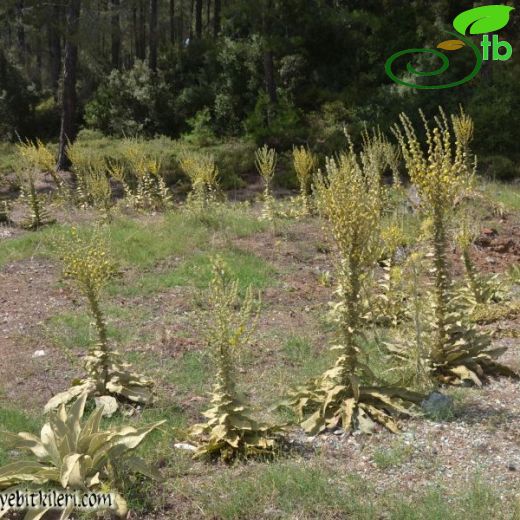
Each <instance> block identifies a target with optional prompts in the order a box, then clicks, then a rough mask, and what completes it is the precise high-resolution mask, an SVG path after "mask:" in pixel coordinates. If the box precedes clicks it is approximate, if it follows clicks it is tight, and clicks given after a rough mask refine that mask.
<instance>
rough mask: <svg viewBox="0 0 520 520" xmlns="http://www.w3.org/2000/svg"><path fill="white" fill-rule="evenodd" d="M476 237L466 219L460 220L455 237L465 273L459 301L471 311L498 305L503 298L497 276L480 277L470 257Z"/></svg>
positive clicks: (502, 291) (475, 232)
mask: <svg viewBox="0 0 520 520" xmlns="http://www.w3.org/2000/svg"><path fill="white" fill-rule="evenodd" d="M476 237H477V231H476V230H475V229H472V228H471V225H470V223H469V222H468V219H462V225H461V228H460V229H459V232H458V233H457V236H456V241H457V245H458V246H459V248H460V251H461V257H462V263H463V264H464V271H465V275H466V276H465V282H466V283H465V285H464V287H463V288H462V290H461V293H460V296H461V299H462V300H463V301H464V302H465V303H466V304H467V306H468V307H469V308H470V309H471V312H472V311H473V310H475V308H476V307H477V306H482V305H488V304H491V303H498V302H500V301H501V300H503V299H504V297H505V291H504V288H503V287H502V283H501V281H500V279H499V277H498V275H492V276H484V275H481V274H480V273H479V272H478V271H477V269H476V267H475V264H474V262H473V259H472V257H471V248H472V246H473V243H474V241H475V238H476Z"/></svg>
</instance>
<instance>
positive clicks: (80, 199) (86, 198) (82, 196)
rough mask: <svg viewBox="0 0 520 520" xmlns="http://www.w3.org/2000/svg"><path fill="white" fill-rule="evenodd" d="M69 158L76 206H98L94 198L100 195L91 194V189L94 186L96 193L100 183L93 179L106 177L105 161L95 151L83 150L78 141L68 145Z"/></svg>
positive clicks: (96, 193)
mask: <svg viewBox="0 0 520 520" xmlns="http://www.w3.org/2000/svg"><path fill="white" fill-rule="evenodd" d="M67 156H68V158H69V159H70V161H71V163H72V167H71V168H72V173H73V174H74V183H75V192H74V199H75V202H76V204H77V205H78V206H79V207H81V208H87V207H90V206H94V205H95V204H96V201H95V200H94V198H95V197H96V196H99V193H98V192H95V193H91V188H92V187H93V186H94V191H96V188H98V187H99V183H97V184H96V182H95V181H94V182H93V179H94V178H99V179H100V176H101V175H106V174H105V171H106V164H105V159H104V158H103V157H102V156H101V155H100V154H99V153H97V152H96V151H95V150H88V149H85V148H83V147H82V146H81V145H80V143H78V142H77V141H76V142H75V143H69V144H68V145H67ZM97 202H99V201H97Z"/></svg>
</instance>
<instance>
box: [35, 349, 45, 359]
mask: <svg viewBox="0 0 520 520" xmlns="http://www.w3.org/2000/svg"><path fill="white" fill-rule="evenodd" d="M43 356H45V350H35V351H34V354H33V355H32V357H33V358H39V357H43Z"/></svg>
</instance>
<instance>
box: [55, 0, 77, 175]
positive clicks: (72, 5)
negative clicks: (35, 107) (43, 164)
mask: <svg viewBox="0 0 520 520" xmlns="http://www.w3.org/2000/svg"><path fill="white" fill-rule="evenodd" d="M80 10H81V0H68V2H67V29H66V31H67V32H66V41H65V60H64V67H63V94H62V98H63V99H62V109H61V129H60V147H59V152H58V165H57V169H58V170H67V169H69V168H70V159H69V158H68V157H67V145H68V143H69V142H70V143H73V142H74V140H75V139H76V135H77V127H76V105H77V96H76V73H77V66H78V41H77V40H78V29H79V18H80Z"/></svg>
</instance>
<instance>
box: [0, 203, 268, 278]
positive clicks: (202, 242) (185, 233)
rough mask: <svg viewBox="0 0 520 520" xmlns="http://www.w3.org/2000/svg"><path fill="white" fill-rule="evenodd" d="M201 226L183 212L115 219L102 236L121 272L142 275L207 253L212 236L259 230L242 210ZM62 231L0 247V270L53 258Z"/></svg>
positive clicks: (35, 234)
mask: <svg viewBox="0 0 520 520" xmlns="http://www.w3.org/2000/svg"><path fill="white" fill-rule="evenodd" d="M208 219H209V221H208V223H207V225H206V224H205V223H204V222H201V221H199V220H197V219H195V218H193V217H190V216H189V215H186V214H185V213H183V212H173V213H167V214H165V215H159V216H155V217H149V218H145V219H143V220H136V219H131V218H127V217H120V218H116V219H115V220H114V221H113V222H112V223H111V224H110V225H109V226H108V227H107V228H106V234H107V238H108V242H109V244H110V249H111V254H112V256H113V257H114V259H115V260H116V261H118V262H119V263H120V264H121V266H122V267H123V268H134V269H146V268H151V267H153V266H155V265H156V264H157V263H158V262H160V261H163V260H165V259H167V258H170V257H177V256H183V255H186V254H193V253H195V252H196V251H202V250H208V249H210V248H211V247H212V243H213V242H214V241H215V239H216V238H218V236H219V235H220V236H221V239H222V238H225V239H229V238H232V237H244V236H248V235H251V234H254V233H256V232H258V231H261V230H262V229H264V226H265V224H264V223H260V222H258V221H257V219H255V218H254V217H253V216H252V215H250V214H249V213H248V212H247V210H246V209H244V208H242V207H238V208H232V207H224V208H222V209H219V210H218V212H217V213H215V214H214V215H211V214H209V215H208ZM78 228H79V232H80V233H81V232H88V230H90V229H91V227H90V226H85V225H81V226H78ZM68 229H69V228H68V226H66V225H54V226H48V227H45V228H43V229H41V230H40V231H36V232H26V233H24V234H22V235H21V236H19V237H16V238H13V239H7V240H2V241H0V267H2V266H4V265H5V264H7V263H9V262H14V261H17V260H22V259H24V258H29V257H31V256H42V257H55V256H56V248H55V245H54V243H55V242H56V240H58V239H59V238H60V237H62V236H63V235H64V234H66V233H67V231H68Z"/></svg>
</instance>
